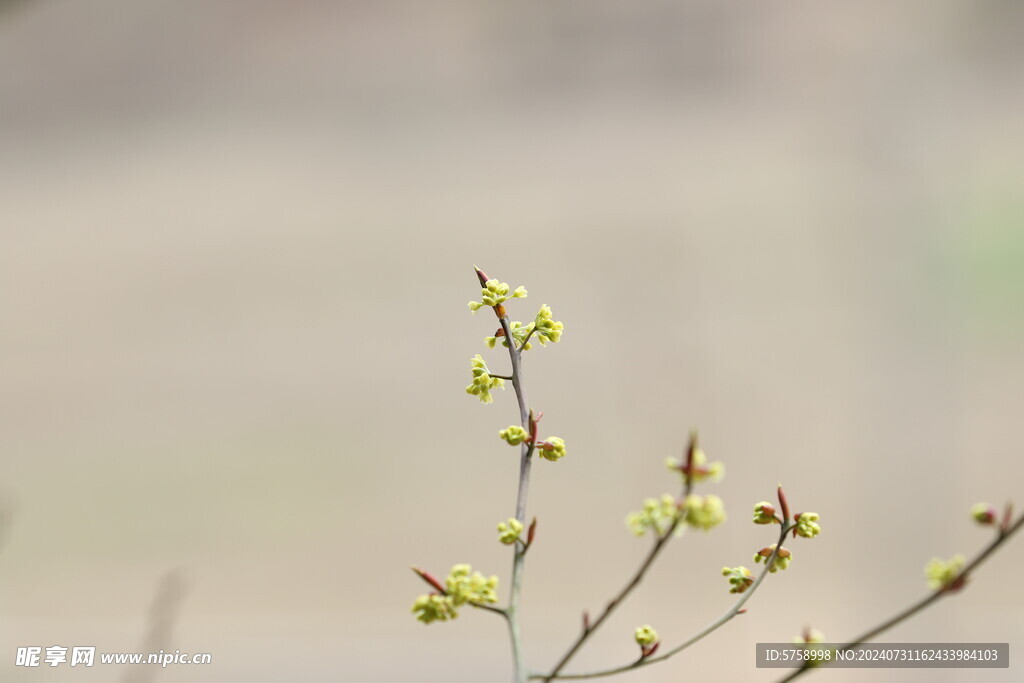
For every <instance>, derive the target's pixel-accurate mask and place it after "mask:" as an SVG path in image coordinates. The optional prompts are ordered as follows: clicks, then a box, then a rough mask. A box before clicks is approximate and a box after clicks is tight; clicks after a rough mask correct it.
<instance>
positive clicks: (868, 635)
mask: <svg viewBox="0 0 1024 683" xmlns="http://www.w3.org/2000/svg"><path fill="white" fill-rule="evenodd" d="M1021 526H1024V515H1021V516H1020V517H1019V518H1018V519H1017V521H1016V522H1014V523H1013V524H1012V525H1008V526H1006V527H1005V528H1003V529H1001V530H1000V531H999V532H998V535H997V536H996V538H995V540H993V541H992V542H991V543H989V544H988V545H987V546H986V547H985V549H984V550H982V551H981V552H980V553H978V556H977V557H975V558H974V559H972V560H971V561H970V562H968V563H967V564H966V565H965V566H964V568H963V569H962V570H961V571H960V574H959V575H958V576H957V579H956V580H955V581H954V582H953V583H952V584H950V585H949V586H947V587H946V588H940V589H938V590H936V591H934V592H933V593H931V594H929V595H928V596H926V597H925V598H923V599H921V600H918V601H917V602H915V603H914V604H912V605H911V606H910V607H907V608H906V609H904V610H903V611H902V612H899V613H898V614H896V615H895V616H893V617H891V618H889V619H887V620H886V621H884V622H882V623H881V624H879V625H878V626H875V627H874V628H872V629H870V630H868V631H866V632H864V633H862V634H861V635H859V636H857V637H856V638H854V639H853V640H851V641H850V642H848V643H846V644H845V645H843V646H842V647H840V648H839V650H838V651H839V652H846V651H847V650H851V649H853V648H855V647H857V646H858V645H860V644H862V643H866V642H868V641H869V640H871V639H873V638H875V637H876V636H879V635H881V634H882V633H885V632H886V631H888V630H889V629H891V628H893V627H894V626H896V625H897V624H900V623H902V622H904V621H906V620H907V619H909V618H910V617H912V616H914V615H915V614H917V613H918V612H920V611H921V610H923V609H925V608H926V607H928V606H930V605H931V604H932V603H934V602H938V600H939V599H941V598H943V597H945V596H947V595H952V594H954V593H955V592H957V591H959V590H960V589H962V588H963V586H964V585H965V583H966V581H967V579H968V577H969V576H970V573H971V572H972V571H974V570H975V569H977V568H978V566H979V565H980V564H981V563H982V562H984V561H985V560H986V559H987V558H988V556H989V555H991V554H992V553H994V552H995V551H996V549H997V548H999V546H1001V545H1002V544H1003V543H1005V542H1006V541H1007V540H1008V539H1009V538H1010V536H1012V535H1013V534H1014V533H1016V532H1017V531H1018V530H1019V529H1020V528H1021ZM820 666H821V665H818V666H814V667H802V668H799V669H797V670H796V671H793V672H792V673H790V674H788V675H786V676H784V677H783V678H780V679H779V681H778V683H785V682H786V681H791V680H793V679H794V678H797V677H799V676H802V675H804V674H805V673H807V672H809V671H813V670H814V669H816V668H820Z"/></svg>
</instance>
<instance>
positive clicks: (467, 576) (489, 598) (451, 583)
mask: <svg viewBox="0 0 1024 683" xmlns="http://www.w3.org/2000/svg"><path fill="white" fill-rule="evenodd" d="M472 569H473V568H472V567H470V566H469V565H468V564H457V565H455V566H454V567H452V571H451V573H450V574H448V579H447V580H446V581H445V586H447V588H448V596H449V597H451V599H452V604H453V605H454V606H455V607H461V606H462V605H464V604H465V603H467V602H478V603H487V602H497V601H498V593H497V589H498V577H497V576H492V577H490V578H485V577H484V575H483V574H481V573H480V572H474V571H472Z"/></svg>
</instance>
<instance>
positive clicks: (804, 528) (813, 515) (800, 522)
mask: <svg viewBox="0 0 1024 683" xmlns="http://www.w3.org/2000/svg"><path fill="white" fill-rule="evenodd" d="M795 519H796V535H797V536H803V537H804V538H814V537H815V536H817V535H818V534H820V533H821V527H820V526H819V525H818V513H817V512H801V513H800V514H799V515H797V516H796V518H795Z"/></svg>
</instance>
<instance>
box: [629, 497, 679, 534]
mask: <svg viewBox="0 0 1024 683" xmlns="http://www.w3.org/2000/svg"><path fill="white" fill-rule="evenodd" d="M680 514H681V513H680V511H679V506H678V505H677V504H676V499H675V498H673V497H672V496H670V495H669V494H667V493H666V494H665V495H663V496H662V497H661V498H660V499H657V498H648V499H647V500H645V501H644V509H643V510H642V511H640V512H631V513H630V514H629V515H628V516H627V517H626V525H627V526H629V529H630V531H632V532H633V533H634V534H635V535H637V536H643V535H644V534H645V533H647V531H649V530H650V531H653V532H654V533H655V535H657V536H661V535H662V534H664V533H665V532H667V531H668V530H669V529H671V528H672V525H673V524H675V522H676V520H677V519H678V518H679V516H680ZM679 531H682V529H681V528H680V529H679Z"/></svg>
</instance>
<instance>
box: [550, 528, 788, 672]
mask: <svg viewBox="0 0 1024 683" xmlns="http://www.w3.org/2000/svg"><path fill="white" fill-rule="evenodd" d="M790 529H792V527H791V526H785V525H783V526H782V531H781V533H780V534H779V541H778V543H777V544H776V546H775V549H774V550H773V551H772V554H771V556H769V557H768V559H767V561H766V562H765V565H764V569H762V570H761V573H760V575H758V577H757V580H755V581H754V583H753V584H751V586H750V588H748V589H747V590H746V592H744V593H743V595H742V597H740V599H739V600H737V601H736V602H735V603H734V604H733V606H732V607H730V608H729V611H728V612H726V613H725V614H723V615H722V616H721V617H719V618H718V619H716V620H715V621H713V622H711V623H710V624H708V625H707V626H705V627H704V628H703V629H701V630H700V631H699V632H697V634H695V635H694V636H693V637H691V638H690V639H689V640H687V641H685V642H683V643H681V644H680V645H677V646H676V647H674V648H672V649H671V650H668V651H667V652H665V653H663V654H660V655H658V656H657V657H645V658H642V659H640V660H637V661H634V662H632V663H630V664H626V665H624V666H618V667H615V668H612V669H602V670H601V671H590V672H588V673H579V674H560V673H558V672H557V671H555V672H552V673H550V674H547V675H540V676H534V678H543V679H544V681H545V682H547V681H550V680H552V679H559V680H581V679H586V678H601V677H602V676H612V675H614V674H620V673H625V672H627V671H633V670H635V669H639V668H640V667H642V666H647V665H648V664H654V663H655V662H662V661H665V660H666V659H668V658H669V657H672V656H673V655H677V654H679V653H680V652H682V651H683V650H685V649H686V648H688V647H690V646H692V645H694V644H695V643H697V642H699V641H701V640H703V639H704V638H705V637H707V636H708V635H710V634H712V633H714V632H715V631H717V630H718V629H719V628H721V627H722V626H724V625H725V624H726V623H728V622H729V621H730V620H732V618H733V617H735V616H736V615H737V614H739V613H740V611H741V610H742V609H743V605H745V604H746V602H747V600H750V598H751V597H752V596H753V595H754V593H755V592H756V591H757V589H758V586H760V585H761V582H762V581H764V579H765V577H766V576H768V573H769V571H770V570H771V567H772V565H773V564H774V563H775V558H776V556H777V555H778V553H779V549H780V548H781V547H782V542H783V540H785V538H786V534H787V533H789V531H790Z"/></svg>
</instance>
